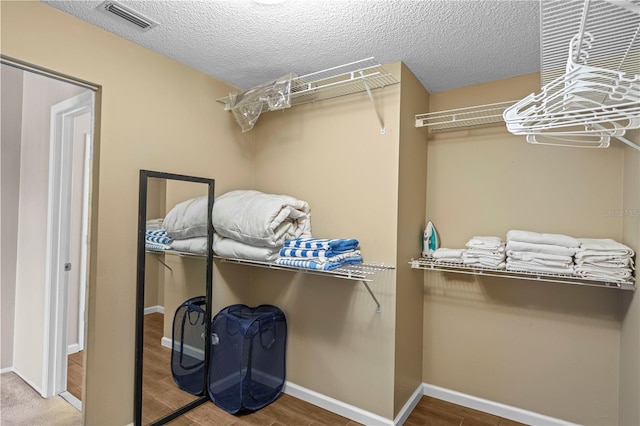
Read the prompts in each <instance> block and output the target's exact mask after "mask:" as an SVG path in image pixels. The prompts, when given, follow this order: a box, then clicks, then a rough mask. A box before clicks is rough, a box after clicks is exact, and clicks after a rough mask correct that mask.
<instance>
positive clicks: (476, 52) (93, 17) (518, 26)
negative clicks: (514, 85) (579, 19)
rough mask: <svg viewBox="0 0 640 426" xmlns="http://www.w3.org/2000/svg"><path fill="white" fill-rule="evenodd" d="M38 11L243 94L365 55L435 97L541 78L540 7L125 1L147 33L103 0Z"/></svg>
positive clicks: (478, 0) (439, 1)
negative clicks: (534, 75) (146, 23)
mask: <svg viewBox="0 0 640 426" xmlns="http://www.w3.org/2000/svg"><path fill="white" fill-rule="evenodd" d="M44 3H46V4H48V5H50V6H52V7H55V8H57V9H60V10H62V11H64V12H66V13H69V14H71V15H74V16H76V17H78V18H80V19H82V20H84V21H87V22H89V23H91V24H94V25H97V26H99V27H102V28H104V29H106V30H107V31H110V32H113V33H115V34H118V35H120V36H122V37H124V38H126V39H129V40H131V41H133V42H135V43H138V44H140V45H142V46H144V47H147V48H149V49H151V50H154V51H156V52H159V53H161V54H163V55H165V56H168V57H171V58H173V59H175V60H177V61H180V62H182V63H184V64H187V65H189V66H191V67H193V68H196V69H198V70H200V71H203V72H205V73H207V74H209V75H211V76H214V77H216V78H218V79H220V80H222V81H225V82H227V83H230V84H232V85H234V86H237V87H238V88H240V89H249V88H251V87H253V86H255V85H258V84H260V83H264V82H267V81H269V80H271V79H273V78H276V77H279V76H281V75H284V74H287V73H289V72H294V73H296V74H297V75H303V74H306V73H310V72H315V71H320V70H324V69H326V68H330V67H333V66H337V65H342V64H345V63H349V62H353V61H357V60H360V59H364V58H367V57H371V56H373V57H375V60H376V62H379V63H382V64H384V63H390V62H396V61H403V62H404V63H405V64H406V65H407V66H408V67H409V68H410V69H411V70H412V71H413V73H414V74H416V76H417V77H418V78H419V79H420V81H421V82H422V84H423V85H424V87H425V88H426V89H427V90H428V91H429V92H432V93H434V92H439V91H442V90H447V89H451V88H456V87H462V86H467V85H470V84H476V83H481V82H486V81H493V80H499V79H503V78H507V77H512V76H516V75H522V74H527V73H531V72H536V71H539V70H540V35H539V33H540V22H539V20H540V17H539V3H538V0H421V1H417V0H284V1H282V2H280V3H278V4H265V3H259V2H256V1H253V0H208V1H184V0H183V1H166V0H163V1H126V0H125V1H121V2H120V3H121V4H123V5H125V6H128V7H130V8H132V9H134V10H136V11H138V12H140V13H142V14H144V15H146V16H147V17H149V18H151V19H153V20H155V21H157V22H158V23H159V24H160V25H159V26H158V27H156V28H153V29H151V30H149V31H146V32H143V31H141V30H140V29H139V28H137V27H135V26H133V25H131V24H129V23H127V22H125V21H121V20H120V19H118V18H116V17H115V16H112V15H110V14H107V13H105V12H103V11H100V10H99V9H98V6H99V5H100V4H101V2H100V1H78V0H74V1H44Z"/></svg>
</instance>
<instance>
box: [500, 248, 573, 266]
mask: <svg viewBox="0 0 640 426" xmlns="http://www.w3.org/2000/svg"><path fill="white" fill-rule="evenodd" d="M507 257H510V258H512V259H513V260H531V259H542V260H554V261H558V262H567V263H570V262H573V256H568V255H559V254H549V253H536V252H531V251H513V250H508V251H507Z"/></svg>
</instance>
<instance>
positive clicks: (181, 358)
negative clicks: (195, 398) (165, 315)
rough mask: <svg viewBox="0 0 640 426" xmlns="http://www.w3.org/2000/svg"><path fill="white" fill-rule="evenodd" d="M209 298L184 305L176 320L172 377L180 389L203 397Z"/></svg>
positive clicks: (172, 354)
mask: <svg viewBox="0 0 640 426" xmlns="http://www.w3.org/2000/svg"><path fill="white" fill-rule="evenodd" d="M205 326H206V299H205V297H204V296H197V297H193V298H191V299H188V300H186V301H185V302H183V303H182V304H181V305H180V306H179V307H178V309H176V313H175V315H174V317H173V339H172V348H173V349H172V351H171V374H172V375H173V380H174V381H175V382H176V384H177V385H178V387H180V389H182V390H184V391H186V392H189V393H191V394H194V395H204V393H205V388H204V381H205V371H204V353H205V351H204V347H205V342H204V336H205V332H206V328H205Z"/></svg>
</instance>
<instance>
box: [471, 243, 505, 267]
mask: <svg viewBox="0 0 640 426" xmlns="http://www.w3.org/2000/svg"><path fill="white" fill-rule="evenodd" d="M466 247H467V250H465V252H464V253H463V254H462V262H463V263H464V264H465V265H469V266H481V267H485V268H494V269H504V268H505V258H506V254H505V244H504V242H503V241H502V239H501V238H500V237H493V236H475V237H473V238H471V239H470V240H469V241H467V244H466Z"/></svg>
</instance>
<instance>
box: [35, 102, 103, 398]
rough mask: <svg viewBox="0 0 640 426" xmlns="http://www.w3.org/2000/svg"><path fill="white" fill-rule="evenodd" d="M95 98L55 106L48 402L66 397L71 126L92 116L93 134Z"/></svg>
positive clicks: (50, 198)
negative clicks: (60, 394)
mask: <svg viewBox="0 0 640 426" xmlns="http://www.w3.org/2000/svg"><path fill="white" fill-rule="evenodd" d="M94 99H95V97H94V93H93V91H92V90H87V91H86V92H83V93H81V94H80V95H77V96H74V97H73V98H70V99H68V100H66V101H63V102H60V103H59V104H56V105H54V106H52V107H51V133H50V142H51V143H50V153H49V195H48V211H47V260H46V283H45V305H44V307H45V315H44V322H45V324H44V330H45V333H44V346H43V348H44V358H43V369H42V383H43V386H42V389H43V395H42V396H44V397H45V398H49V397H52V396H55V395H57V394H59V393H61V392H64V391H66V388H67V321H68V318H67V314H68V312H67V309H68V297H69V295H68V293H69V288H68V274H66V273H65V264H66V263H68V262H69V228H70V223H69V220H70V214H69V210H70V202H71V169H72V166H71V163H72V148H73V126H74V118H75V117H77V116H80V115H83V114H86V113H90V114H91V128H92V129H93V122H94ZM85 172H86V173H88V171H85ZM87 198H88V197H87ZM84 202H88V200H84ZM72 267H80V265H72ZM83 332H84V331H83Z"/></svg>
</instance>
